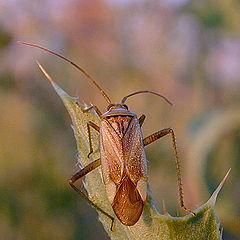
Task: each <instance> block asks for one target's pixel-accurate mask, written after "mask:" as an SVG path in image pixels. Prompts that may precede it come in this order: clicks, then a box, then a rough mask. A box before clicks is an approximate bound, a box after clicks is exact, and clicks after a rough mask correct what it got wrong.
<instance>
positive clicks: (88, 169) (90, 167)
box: [69, 158, 114, 230]
mask: <svg viewBox="0 0 240 240" xmlns="http://www.w3.org/2000/svg"><path fill="white" fill-rule="evenodd" d="M100 165H101V160H100V158H99V159H97V160H95V161H93V162H91V163H90V164H88V165H87V166H86V167H85V168H83V169H81V170H79V171H78V172H76V173H75V174H74V175H73V176H72V177H71V179H70V180H69V184H70V186H71V187H72V188H73V189H74V190H75V191H76V192H77V193H78V194H79V195H80V196H81V197H82V198H83V199H84V200H86V201H87V202H88V203H89V204H90V205H91V206H93V207H94V208H96V209H97V210H98V211H100V212H101V213H102V214H104V215H105V216H107V217H109V218H110V219H111V220H112V223H111V230H112V228H113V222H114V218H113V217H112V216H111V215H109V214H108V213H106V212H105V211H104V210H102V209H101V208H99V207H98V206H97V205H96V204H95V203H93V202H92V201H91V200H90V199H89V198H88V196H87V195H86V194H85V193H84V192H83V191H81V190H80V189H78V188H77V187H76V186H75V185H74V183H75V182H76V181H77V180H79V179H81V178H82V177H84V176H85V175H86V174H88V173H90V172H91V171H92V170H94V169H95V168H97V167H99V166H100Z"/></svg>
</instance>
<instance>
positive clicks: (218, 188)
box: [208, 168, 231, 205]
mask: <svg viewBox="0 0 240 240" xmlns="http://www.w3.org/2000/svg"><path fill="white" fill-rule="evenodd" d="M230 172H231V168H230V169H229V170H228V171H227V173H226V174H225V176H224V178H223V180H222V181H221V182H220V184H219V185H218V187H217V189H216V190H215V191H214V193H213V194H212V196H211V198H210V199H209V200H208V202H209V203H211V204H212V205H214V204H215V202H216V199H217V196H218V194H219V192H220V191H221V189H222V187H223V185H224V183H225V181H226V179H227V177H228V175H229V173H230Z"/></svg>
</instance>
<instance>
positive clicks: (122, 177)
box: [19, 42, 194, 226]
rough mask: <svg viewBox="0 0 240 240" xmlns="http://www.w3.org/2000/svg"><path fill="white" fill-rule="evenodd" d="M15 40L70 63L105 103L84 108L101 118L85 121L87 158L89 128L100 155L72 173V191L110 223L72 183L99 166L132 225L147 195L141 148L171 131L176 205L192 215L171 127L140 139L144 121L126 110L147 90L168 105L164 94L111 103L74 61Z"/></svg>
mask: <svg viewBox="0 0 240 240" xmlns="http://www.w3.org/2000/svg"><path fill="white" fill-rule="evenodd" d="M19 43H21V44H24V45H28V46H32V47H37V48H40V49H42V50H44V51H47V52H49V53H51V54H53V55H56V56H58V57H60V58H62V59H64V60H66V61H67V62H69V63H70V64H72V65H73V66H74V67H76V68H77V69H78V70H80V71H81V72H82V73H83V74H84V75H85V76H86V77H87V78H88V79H89V80H91V82H92V83H93V84H94V85H95V86H96V87H97V88H98V89H99V90H100V92H101V94H102V96H103V97H104V98H105V100H106V101H107V103H108V107H107V111H106V112H105V113H103V114H102V113H101V112H100V110H99V109H98V108H97V106H94V105H92V106H91V107H89V108H87V109H85V110H84V111H85V112H87V111H89V110H90V109H94V110H95V111H96V113H97V114H98V115H99V117H100V119H101V122H100V126H97V125H96V124H94V123H93V122H89V123H88V124H87V129H88V137H89V154H88V157H89V156H90V154H91V153H92V152H93V147H92V141H91V130H90V129H91V128H93V129H94V130H96V131H98V132H99V133H100V156H101V158H100V159H97V160H95V161H93V162H92V163H90V164H89V165H88V166H86V167H84V168H83V169H81V170H80V171H78V172H77V173H76V174H74V175H73V176H72V178H71V179H70V180H69V184H70V186H71V187H72V188H73V189H74V190H75V191H77V192H78V193H79V194H80V195H81V196H82V197H83V198H84V199H85V200H87V201H88V202H89V203H90V204H91V205H93V206H94V207H95V208H97V209H98V210H99V211H101V212H102V213H103V214H105V215H106V216H108V217H109V218H111V219H112V222H113V220H114V218H113V217H112V216H111V215H109V214H108V213H106V212H105V211H103V210H102V209H100V208H99V207H98V206H96V205H95V204H94V203H93V202H91V201H90V200H89V199H88V197H87V196H86V195H85V193H84V192H82V191H81V190H79V189H78V188H77V187H76V186H75V185H74V183H75V182H76V181H77V180H79V179H80V178H82V177H83V176H85V175H86V174H88V173H89V172H91V171H92V170H94V169H95V168H97V167H98V166H100V165H101V166H102V174H103V179H104V184H105V187H106V193H107V196H108V199H109V201H110V203H111V205H112V208H113V210H114V212H115V214H116V216H117V217H118V219H119V220H120V222H121V223H122V224H124V225H127V226H132V225H134V224H135V223H136V222H137V221H138V220H139V218H140V216H141V214H142V211H143V206H144V203H145V201H146V196H147V161H146V156H145V151H144V147H145V146H147V145H148V144H150V143H152V142H154V141H156V140H158V139H159V138H161V137H163V136H165V135H167V134H171V136H172V144H173V150H174V154H175V163H176V168H177V180H178V191H179V197H180V206H181V207H182V208H183V209H185V210H186V211H188V212H190V213H192V214H194V213H193V212H192V211H191V210H189V209H188V208H186V207H185V205H184V200H183V187H182V180H181V174H180V164H179V160H178V153H177V147H176V140H175V134H174V131H173V129H172V128H167V129H163V130H160V131H157V132H156V133H153V134H151V135H150V136H148V137H146V138H144V139H143V137H142V131H141V126H142V124H143V122H144V119H145V115H142V116H141V117H140V118H137V115H136V114H135V113H133V112H131V111H129V110H128V106H127V105H126V104H125V102H126V100H127V99H128V98H129V97H131V96H133V95H136V94H140V93H151V94H155V95H157V96H160V97H162V98H163V99H164V100H165V101H166V102H168V103H169V104H171V105H172V103H171V102H170V101H169V100H168V99H167V98H166V97H164V96H163V95H161V94H158V93H156V92H152V91H147V90H143V91H137V92H134V93H131V94H129V95H127V96H125V97H124V98H123V99H122V101H121V102H120V103H112V102H111V100H110V98H109V97H108V95H107V94H106V93H105V92H104V90H103V89H102V88H101V87H100V86H99V85H98V83H97V82H96V81H95V80H94V79H93V78H92V77H91V76H90V75H89V74H88V73H87V72H86V71H85V70H84V69H83V68H81V67H80V66H78V65H77V64H76V63H74V62H72V61H70V60H69V59H67V58H65V57H64V56H62V55H59V54H57V53H55V52H53V51H50V50H48V49H46V48H44V47H41V46H39V45H36V44H32V43H26V42H19ZM39 67H40V69H41V70H42V72H43V73H44V74H45V76H46V77H47V78H48V79H49V80H50V81H52V79H51V77H50V76H49V75H48V74H47V72H46V71H45V70H44V69H43V67H42V66H41V65H40V64H39Z"/></svg>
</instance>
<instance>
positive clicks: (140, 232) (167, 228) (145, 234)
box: [51, 81, 230, 240]
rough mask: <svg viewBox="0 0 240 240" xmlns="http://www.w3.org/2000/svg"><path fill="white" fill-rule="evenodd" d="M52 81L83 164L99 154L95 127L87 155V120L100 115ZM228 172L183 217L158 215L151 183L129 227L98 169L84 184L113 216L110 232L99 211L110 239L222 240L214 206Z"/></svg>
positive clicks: (98, 202) (107, 223)
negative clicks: (113, 204) (206, 197)
mask: <svg viewBox="0 0 240 240" xmlns="http://www.w3.org/2000/svg"><path fill="white" fill-rule="evenodd" d="M51 83H52V85H53V87H54V89H55V91H56V92H57V94H58V95H59V96H60V98H61V99H62V101H63V103H64V105H65V107H66V109H67V110H68V112H69V114H70V116H71V119H72V123H73V130H74V135H75V138H76V141H77V149H78V152H79V156H80V157H79V162H80V164H81V165H82V166H83V167H84V166H86V165H87V164H89V163H90V162H92V161H93V160H95V159H97V158H99V157H100V153H99V133H97V132H96V131H94V130H93V131H91V133H92V143H93V149H94V153H93V154H92V155H91V158H90V159H89V158H88V157H87V156H88V153H89V151H90V150H89V141H88V132H87V122H89V121H92V122H94V123H95V124H97V125H99V122H100V118H99V117H98V115H97V114H96V113H95V112H94V111H89V112H87V113H86V112H85V113H84V112H83V109H85V108H87V107H88V106H87V105H86V104H84V103H79V102H78V100H77V99H76V98H73V97H71V96H69V95H68V94H67V93H66V92H64V91H63V90H62V89H61V88H60V87H59V86H58V85H57V84H56V83H54V82H53V81H51ZM229 172H230V170H229V171H228V173H227V174H226V176H225V177H224V179H223V181H222V182H221V183H220V185H219V187H218V188H217V190H216V191H215V192H214V193H213V195H212V197H211V198H210V199H209V201H208V202H207V203H205V204H204V205H202V206H201V207H199V208H198V209H196V210H195V213H196V216H192V215H187V216H185V217H172V216H170V215H169V214H164V215H161V214H159V213H158V211H157V210H156V207H155V206H154V202H153V199H152V194H151V189H150V186H148V197H147V202H146V204H145V206H144V210H143V214H142V216H141V218H140V219H139V221H138V222H137V223H136V224H135V225H134V226H131V227H127V226H124V225H122V224H121V223H120V222H119V221H118V220H117V218H116V216H115V215H114V213H113V210H112V208H111V205H110V203H109V202H108V199H107V196H106V192H105V187H104V183H103V180H102V174H101V168H99V169H98V170H94V171H93V172H91V173H89V174H88V175H87V179H86V184H85V187H86V190H87V192H88V195H89V198H90V199H91V200H92V201H93V202H94V203H95V204H96V205H97V206H99V207H100V208H102V209H103V210H104V211H106V212H107V213H109V214H110V215H112V216H113V217H114V219H116V221H115V224H114V226H113V231H111V230H110V226H111V220H110V219H109V218H108V217H106V216H105V215H103V214H101V213H99V218H100V221H101V222H102V224H103V226H104V228H105V230H106V231H107V232H108V234H109V236H110V238H111V239H116V240H119V239H123V240H127V239H129V240H132V239H144V240H148V239H149V240H153V239H163V240H173V239H174V240H175V239H176V240H186V239H187V240H207V239H211V240H219V239H222V237H221V232H220V230H219V223H218V219H217V216H216V214H215V212H214V205H215V201H216V197H217V195H218V193H219V191H220V189H221V188H222V186H223V183H224V181H225V180H226V178H227V176H228V174H229ZM73 194H74V193H73Z"/></svg>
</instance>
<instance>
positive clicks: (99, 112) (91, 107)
mask: <svg viewBox="0 0 240 240" xmlns="http://www.w3.org/2000/svg"><path fill="white" fill-rule="evenodd" d="M91 109H94V110H95V112H96V113H97V115H98V116H99V117H100V118H101V116H102V113H101V111H100V110H99V109H98V107H97V106H95V105H91V106H90V107H88V108H85V109H83V110H82V111H83V112H84V113H86V112H88V111H90V110H91Z"/></svg>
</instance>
